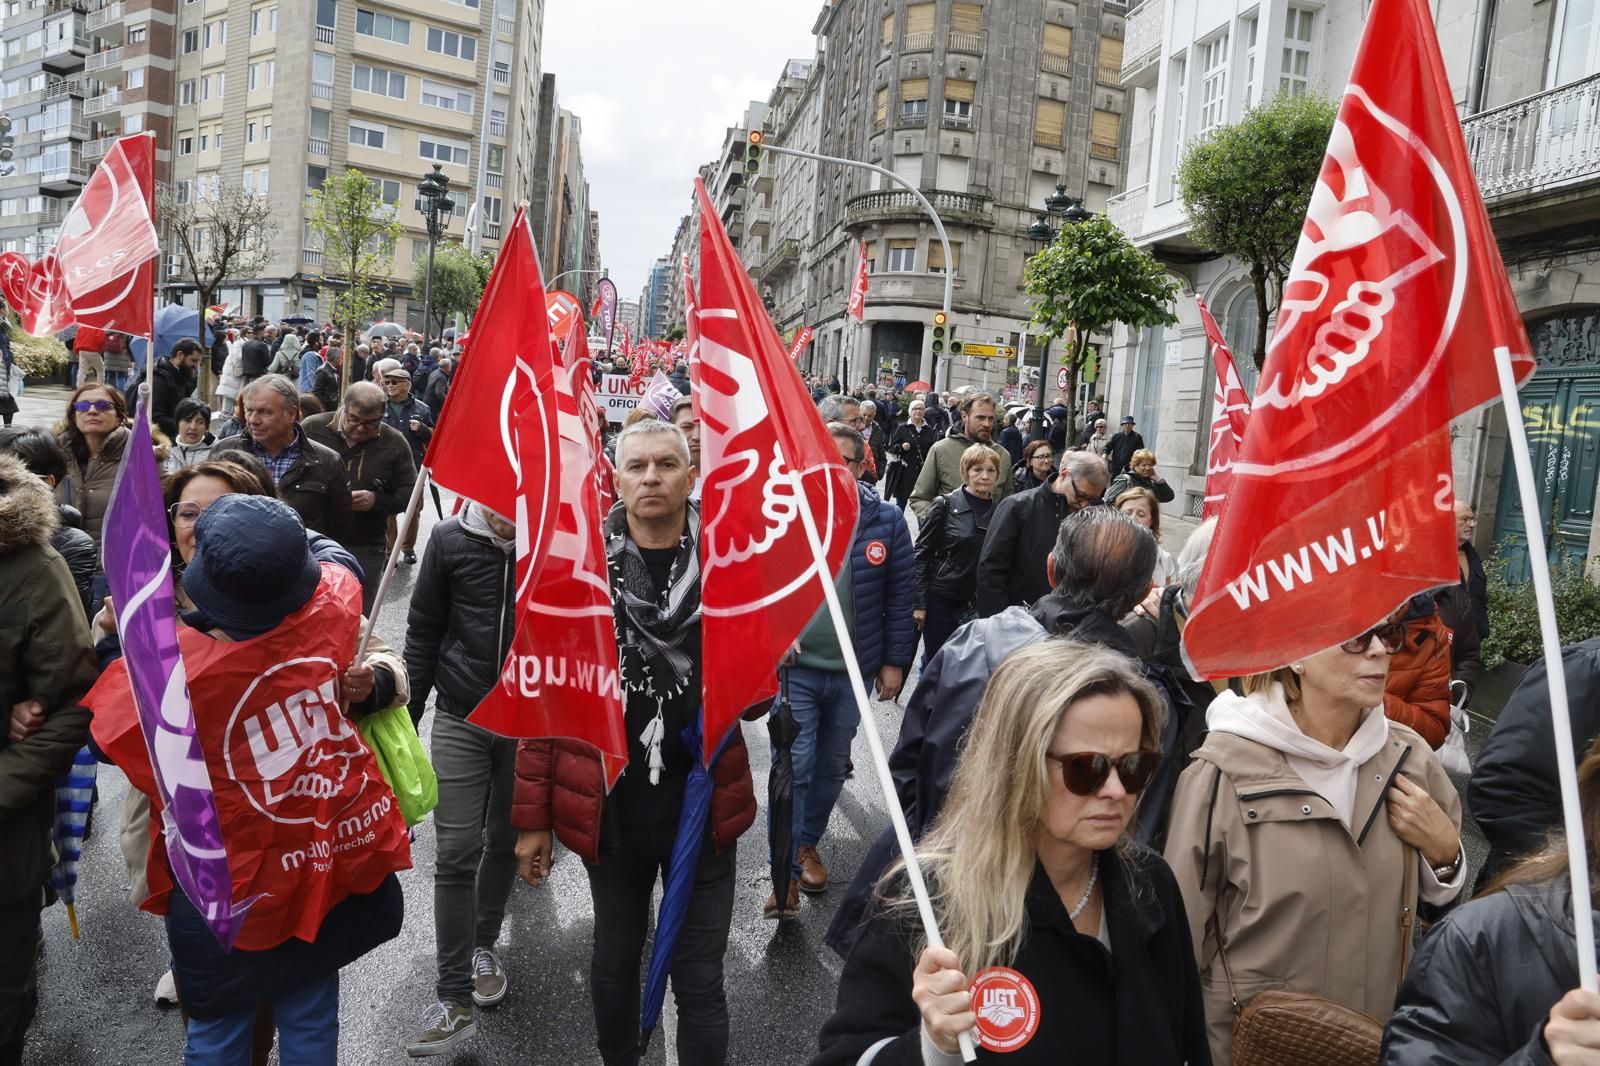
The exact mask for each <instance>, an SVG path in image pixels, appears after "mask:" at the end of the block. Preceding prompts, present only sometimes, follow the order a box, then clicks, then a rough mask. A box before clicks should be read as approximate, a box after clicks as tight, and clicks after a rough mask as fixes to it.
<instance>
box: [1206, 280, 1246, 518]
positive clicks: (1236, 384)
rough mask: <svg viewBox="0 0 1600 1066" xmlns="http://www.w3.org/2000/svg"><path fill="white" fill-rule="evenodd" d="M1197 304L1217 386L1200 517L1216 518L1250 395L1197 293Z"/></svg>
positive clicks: (1229, 479) (1239, 442) (1241, 439)
mask: <svg viewBox="0 0 1600 1066" xmlns="http://www.w3.org/2000/svg"><path fill="white" fill-rule="evenodd" d="M1194 302H1195V303H1196V304H1197V305H1199V307H1200V321H1201V322H1203V323H1205V327H1206V343H1208V344H1210V345H1211V362H1212V364H1213V366H1215V367H1216V371H1217V385H1216V389H1215V390H1214V391H1213V393H1212V397H1211V450H1210V453H1209V454H1208V455H1207V456H1206V499H1205V507H1204V509H1203V510H1202V511H1201V513H1200V517H1201V518H1215V517H1216V516H1217V515H1219V514H1221V513H1222V501H1223V500H1225V499H1227V498H1228V486H1229V485H1230V484H1231V483H1232V482H1233V461H1234V459H1235V458H1236V457H1237V456H1238V454H1239V448H1240V446H1241V445H1242V444H1243V443H1244V427H1245V422H1246V421H1248V420H1249V418H1250V397H1249V396H1247V395H1245V391H1244V382H1243V381H1241V380H1240V378H1239V368H1238V367H1237V366H1236V365H1235V364H1234V361H1233V353H1232V352H1231V351H1229V350H1228V342H1227V341H1226V340H1224V339H1223V337H1222V330H1220V329H1218V328H1217V320H1216V319H1215V318H1212V317H1211V308H1209V307H1207V306H1206V302H1205V301H1204V300H1202V299H1200V297H1198V296H1196V297H1195V300H1194Z"/></svg>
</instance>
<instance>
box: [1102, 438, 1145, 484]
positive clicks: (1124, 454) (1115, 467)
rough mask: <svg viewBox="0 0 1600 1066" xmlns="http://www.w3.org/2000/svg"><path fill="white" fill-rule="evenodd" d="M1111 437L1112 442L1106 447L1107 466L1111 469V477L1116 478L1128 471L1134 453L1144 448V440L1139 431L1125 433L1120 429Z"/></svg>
mask: <svg viewBox="0 0 1600 1066" xmlns="http://www.w3.org/2000/svg"><path fill="white" fill-rule="evenodd" d="M1110 437H1111V442H1110V443H1109V444H1107V445H1106V465H1107V466H1109V467H1110V468H1111V476H1112V477H1113V478H1115V477H1116V476H1117V475H1118V474H1120V473H1122V472H1123V471H1124V470H1126V469H1128V464H1129V463H1130V462H1132V461H1133V453H1134V452H1136V451H1138V450H1139V449H1141V448H1143V447H1144V438H1143V437H1141V436H1140V435H1139V432H1138V430H1135V431H1134V432H1132V433H1124V432H1122V430H1120V429H1119V430H1117V431H1116V432H1115V433H1112V434H1110Z"/></svg>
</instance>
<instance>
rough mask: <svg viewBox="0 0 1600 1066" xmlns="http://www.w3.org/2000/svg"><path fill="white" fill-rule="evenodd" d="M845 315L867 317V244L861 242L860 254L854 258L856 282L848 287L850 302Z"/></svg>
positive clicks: (859, 317) (858, 317)
mask: <svg viewBox="0 0 1600 1066" xmlns="http://www.w3.org/2000/svg"><path fill="white" fill-rule="evenodd" d="M845 314H847V315H851V316H853V317H855V318H857V319H862V318H865V317H866V316H867V242H866V241H862V242H861V252H860V254H859V255H857V256H856V281H855V284H854V285H852V286H851V287H850V302H849V304H847V305H846V306H845Z"/></svg>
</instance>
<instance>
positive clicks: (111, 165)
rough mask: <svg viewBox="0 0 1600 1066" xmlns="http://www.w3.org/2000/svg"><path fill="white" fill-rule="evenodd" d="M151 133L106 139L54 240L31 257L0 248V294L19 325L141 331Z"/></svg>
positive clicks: (147, 289)
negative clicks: (111, 141)
mask: <svg viewBox="0 0 1600 1066" xmlns="http://www.w3.org/2000/svg"><path fill="white" fill-rule="evenodd" d="M154 195H155V137H154V135H152V134H144V133H141V134H136V135H134V136H131V137H123V138H121V139H119V140H118V141H117V142H116V143H115V144H113V145H112V146H111V150H110V151H109V152H107V153H106V157H105V159H104V160H102V161H101V163H100V165H99V166H97V167H96V168H95V171H94V174H93V175H91V176H90V178H89V183H88V184H87V185H85V186H84V187H83V192H82V193H80V194H79V196H78V199H77V201H76V202H75V203H74V204H73V205H72V210H70V211H68V212H67V215H66V218H65V219H63V220H62V223H61V235H60V236H59V237H58V238H56V243H55V247H53V248H52V249H51V250H50V251H48V252H46V253H45V254H44V255H43V256H42V257H41V258H40V259H39V260H38V261H37V262H34V263H29V262H28V260H27V258H26V257H25V256H23V255H21V254H20V253H18V252H5V253H0V294H4V296H5V298H6V302H7V303H9V304H10V305H11V306H12V307H15V308H16V309H17V314H18V315H19V316H20V318H21V322H22V328H23V330H24V332H27V333H30V334H33V335H34V336H42V335H45V334H50V333H55V332H57V331H59V330H62V329H65V328H66V327H67V326H70V325H72V324H73V323H75V322H76V323H78V324H79V325H83V326H89V327H92V328H94V329H102V330H116V331H117V332H119V333H129V334H133V335H135V336H140V337H148V336H150V334H151V327H152V323H153V319H154V315H155V288H154V282H155V274H154V269H155V268H154V266H153V264H152V262H151V261H152V260H153V259H155V257H156V254H157V253H158V252H159V251H160V243H159V241H158V240H157V236H156V227H155V222H154V220H153V217H152V216H153V214H154V208H153V204H154Z"/></svg>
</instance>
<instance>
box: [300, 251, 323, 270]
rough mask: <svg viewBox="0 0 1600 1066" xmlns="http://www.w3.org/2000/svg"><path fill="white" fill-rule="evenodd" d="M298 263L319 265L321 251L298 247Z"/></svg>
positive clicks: (310, 265)
mask: <svg viewBox="0 0 1600 1066" xmlns="http://www.w3.org/2000/svg"><path fill="white" fill-rule="evenodd" d="M300 265H301V266H308V267H319V266H321V265H322V253H321V252H320V251H318V250H317V249H315V248H302V249H300Z"/></svg>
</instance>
